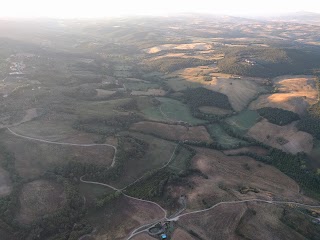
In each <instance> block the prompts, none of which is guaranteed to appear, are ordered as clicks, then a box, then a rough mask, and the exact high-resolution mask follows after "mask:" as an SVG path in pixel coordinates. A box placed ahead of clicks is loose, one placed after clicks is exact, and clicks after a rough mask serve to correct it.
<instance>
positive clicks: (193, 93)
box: [184, 88, 232, 110]
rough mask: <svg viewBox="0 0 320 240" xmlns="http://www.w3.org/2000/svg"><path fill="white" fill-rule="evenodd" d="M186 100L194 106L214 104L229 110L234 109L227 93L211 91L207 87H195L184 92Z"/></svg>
mask: <svg viewBox="0 0 320 240" xmlns="http://www.w3.org/2000/svg"><path fill="white" fill-rule="evenodd" d="M184 98H185V100H186V102H187V103H188V104H189V105H190V106H191V107H193V108H198V107H201V106H214V107H218V108H223V109H227V110H232V106H231V105H230V103H229V99H228V97H227V96H226V95H224V94H222V93H219V92H215V91H210V90H208V89H206V88H193V89H188V90H186V91H185V92H184Z"/></svg>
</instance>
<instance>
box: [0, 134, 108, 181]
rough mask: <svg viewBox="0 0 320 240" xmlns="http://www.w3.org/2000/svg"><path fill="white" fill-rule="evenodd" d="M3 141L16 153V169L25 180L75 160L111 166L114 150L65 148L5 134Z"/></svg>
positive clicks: (105, 148) (104, 148) (95, 147)
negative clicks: (56, 165) (57, 165)
mask: <svg viewBox="0 0 320 240" xmlns="http://www.w3.org/2000/svg"><path fill="white" fill-rule="evenodd" d="M1 137H2V139H5V140H3V142H4V145H5V146H6V147H7V149H8V150H9V151H10V152H12V153H14V156H15V167H16V169H17V171H18V173H19V174H20V176H21V177H23V178H32V177H37V176H39V175H41V174H43V173H44V172H45V171H46V170H48V169H50V168H51V167H53V166H54V165H55V164H63V163H65V162H66V161H69V160H74V161H79V162H92V163H97V164H105V165H107V166H109V165H110V164H111V162H112V159H113V155H114V149H113V148H111V147H106V146H92V147H81V146H64V145H56V144H50V143H41V142H38V141H33V140H28V139H23V138H20V137H16V136H13V135H11V134H10V133H3V134H2V136H1Z"/></svg>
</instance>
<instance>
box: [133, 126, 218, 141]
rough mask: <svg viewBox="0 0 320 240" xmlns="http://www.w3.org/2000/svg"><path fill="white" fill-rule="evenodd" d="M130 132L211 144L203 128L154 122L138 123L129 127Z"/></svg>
mask: <svg viewBox="0 0 320 240" xmlns="http://www.w3.org/2000/svg"><path fill="white" fill-rule="evenodd" d="M130 129H131V130H134V131H142V132H144V133H149V134H155V135H157V136H160V137H163V138H166V139H170V140H180V141H184V140H188V141H199V142H211V141H212V140H211V138H210V135H209V133H208V132H207V129H206V128H205V127H203V126H198V127H185V126H181V125H168V124H164V123H155V122H139V123H135V124H133V125H132V126H131V128H130Z"/></svg>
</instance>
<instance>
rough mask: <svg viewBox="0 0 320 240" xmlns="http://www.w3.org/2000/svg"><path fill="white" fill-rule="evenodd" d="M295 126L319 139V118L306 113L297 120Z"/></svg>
mask: <svg viewBox="0 0 320 240" xmlns="http://www.w3.org/2000/svg"><path fill="white" fill-rule="evenodd" d="M297 128H298V129H299V130H301V131H305V132H307V133H310V134H311V135H313V136H314V137H316V138H318V139H320V118H317V117H313V116H311V115H308V116H306V117H304V118H303V119H301V120H300V121H299V122H298V124H297Z"/></svg>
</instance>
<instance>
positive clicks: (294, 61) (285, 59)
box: [218, 47, 320, 77]
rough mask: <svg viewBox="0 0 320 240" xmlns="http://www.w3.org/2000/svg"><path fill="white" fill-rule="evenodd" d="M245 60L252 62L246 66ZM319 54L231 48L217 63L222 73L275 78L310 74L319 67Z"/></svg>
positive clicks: (269, 48) (300, 50) (288, 50)
mask: <svg viewBox="0 0 320 240" xmlns="http://www.w3.org/2000/svg"><path fill="white" fill-rule="evenodd" d="M245 59H248V60H251V61H254V64H253V65H252V64H248V63H247V62H245ZM319 60H320V54H319V53H318V52H308V51H305V50H302V49H277V48H272V47H268V48H257V47H246V48H233V49H231V50H229V51H227V52H226V55H225V58H224V59H221V60H219V61H218V66H219V69H220V70H221V71H222V72H225V73H230V74H237V75H244V76H254V77H276V76H279V75H285V74H310V73H312V71H313V69H314V68H317V67H319V66H320V64H319Z"/></svg>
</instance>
